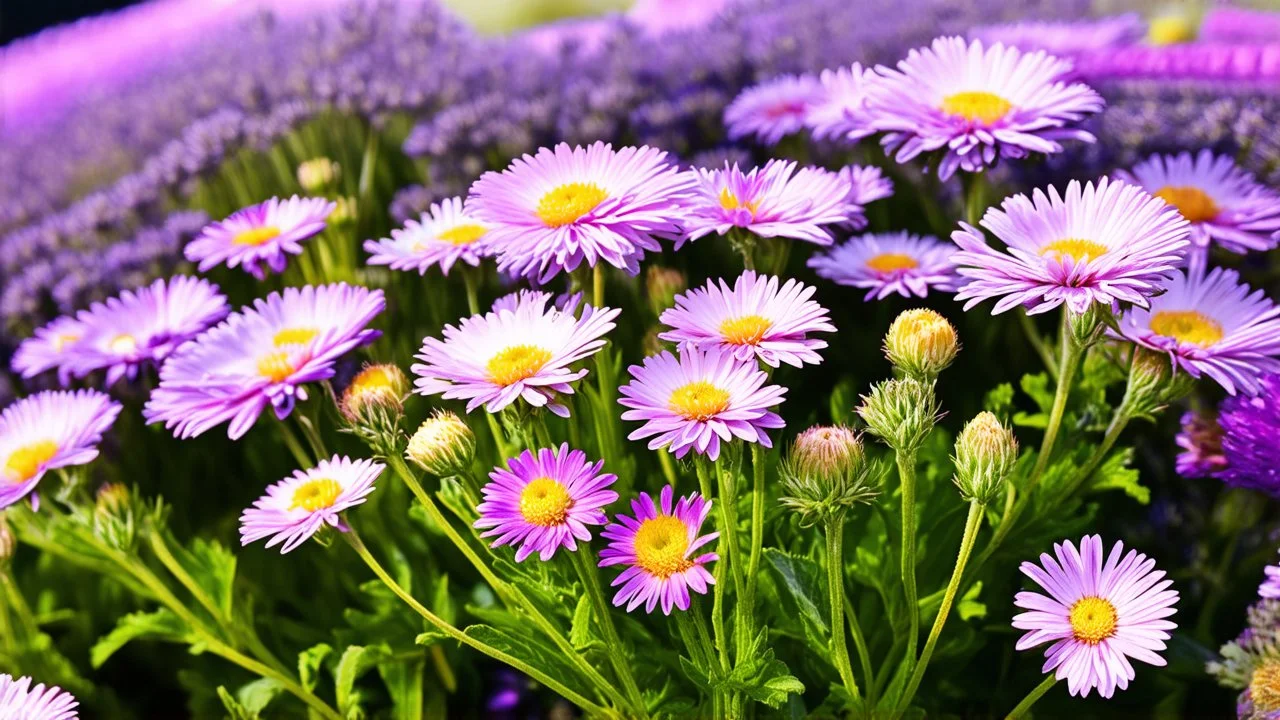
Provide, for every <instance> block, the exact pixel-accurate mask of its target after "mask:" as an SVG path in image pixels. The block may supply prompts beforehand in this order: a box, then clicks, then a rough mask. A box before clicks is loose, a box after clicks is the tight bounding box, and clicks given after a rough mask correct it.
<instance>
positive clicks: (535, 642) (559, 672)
mask: <svg viewBox="0 0 1280 720" xmlns="http://www.w3.org/2000/svg"><path fill="white" fill-rule="evenodd" d="M463 632H465V633H466V634H467V635H469V636H471V637H473V638H475V639H476V640H479V641H480V642H482V643H485V644H487V645H489V646H490V647H493V648H495V649H498V650H501V651H502V652H504V653H507V654H508V655H511V656H512V657H514V658H516V659H518V660H523V661H524V662H526V663H528V664H529V665H530V666H532V667H535V668H539V669H540V670H542V671H544V672H546V673H547V674H548V675H550V676H551V677H553V678H555V679H556V680H559V681H560V682H562V683H564V684H565V685H566V686H568V687H569V688H571V689H573V690H575V691H577V692H578V693H579V694H581V695H582V696H583V697H591V695H592V691H591V688H590V687H589V686H587V685H585V684H584V683H583V682H582V678H581V677H580V676H579V675H578V672H577V670H575V669H574V668H573V667H571V666H570V665H569V664H568V663H566V662H565V661H564V659H563V658H562V657H561V655H560V652H559V651H558V650H557V649H556V648H553V647H551V646H550V645H547V644H546V643H545V642H543V641H542V640H541V639H540V637H539V636H537V635H534V634H532V633H528V632H526V633H522V634H516V633H513V632H506V631H503V630H499V629H498V628H495V627H490V626H488V625H472V626H470V627H468V628H466V629H465V630H464V631H463Z"/></svg>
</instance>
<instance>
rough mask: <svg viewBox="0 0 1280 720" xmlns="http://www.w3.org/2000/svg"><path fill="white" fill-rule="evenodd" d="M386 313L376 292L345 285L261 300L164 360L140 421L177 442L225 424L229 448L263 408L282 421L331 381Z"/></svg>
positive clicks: (305, 289)
mask: <svg viewBox="0 0 1280 720" xmlns="http://www.w3.org/2000/svg"><path fill="white" fill-rule="evenodd" d="M385 306H386V301H385V300H384V299H383V296H382V291H381V290H369V289H368V288H364V287H359V286H350V285H347V284H345V283H338V284H334V285H321V286H318V287H315V286H310V285H308V286H306V287H302V288H292V287H291V288H285V290H284V292H283V294H282V293H278V292H276V293H271V294H270V295H268V296H267V297H266V298H265V299H264V298H259V299H258V300H255V301H254V303H253V306H252V307H245V308H242V309H241V310H239V311H238V312H235V313H232V314H231V316H230V317H228V318H227V319H226V320H224V321H223V322H222V323H221V324H219V325H217V326H215V327H214V328H212V329H210V330H208V331H206V332H205V333H203V334H201V335H200V336H198V337H197V338H196V339H195V340H193V341H191V342H189V343H187V344H185V345H183V346H182V347H181V348H179V349H178V350H177V352H175V353H174V354H173V355H172V356H171V357H170V358H169V360H168V361H167V362H166V363H165V364H164V367H162V368H161V369H160V385H159V387H157V388H156V389H155V391H154V392H152V393H151V399H150V400H148V401H147V405H146V407H145V408H144V410H143V415H144V416H145V417H146V419H147V422H149V423H157V422H163V423H164V425H165V427H166V428H168V429H170V430H173V433H174V435H176V436H177V437H180V438H189V437H195V436H196V435H199V434H201V433H203V432H205V431H206V430H209V429H210V428H212V427H214V426H216V425H219V424H221V423H224V422H229V423H230V425H229V426H228V427H227V436H228V437H230V438H231V439H232V440H234V439H236V438H239V437H240V436H241V435H244V434H245V433H246V432H247V431H248V430H249V428H250V427H252V426H253V423H254V422H255V421H256V420H257V419H258V416H259V415H261V414H262V411H263V410H265V409H266V408H267V406H271V407H272V408H273V409H274V410H275V414H276V417H278V418H281V419H283V418H285V417H286V416H288V414H289V413H290V412H291V411H292V410H293V405H294V402H295V401H296V400H305V399H306V398H307V391H306V389H305V388H304V387H303V385H304V384H305V383H309V382H316V381H318V380H325V379H328V378H330V377H333V374H334V368H333V365H334V362H335V361H337V359H338V358H340V357H342V356H343V355H345V354H347V353H348V352H350V351H352V350H354V349H355V348H357V347H360V346H361V345H367V344H369V343H371V342H373V341H374V340H375V339H377V337H378V336H379V335H380V334H381V333H379V332H378V331H377V330H370V329H367V328H366V327H365V326H366V325H368V324H369V322H370V321H371V320H372V319H373V318H374V316H375V315H377V314H378V313H380V312H382V310H383V308H384V307H385Z"/></svg>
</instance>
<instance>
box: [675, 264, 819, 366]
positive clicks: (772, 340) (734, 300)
mask: <svg viewBox="0 0 1280 720" xmlns="http://www.w3.org/2000/svg"><path fill="white" fill-rule="evenodd" d="M813 293H814V289H813V288H812V287H810V286H808V285H805V284H804V283H801V282H798V281H796V280H787V281H786V282H785V283H782V284H781V286H779V279H778V278H776V277H773V276H767V275H756V273H755V272H754V271H752V270H748V271H746V272H744V273H742V275H740V276H739V277H738V279H737V280H735V281H734V283H733V288H730V287H729V285H728V284H727V283H725V281H724V280H720V281H718V282H717V281H708V282H707V285H706V287H702V288H694V289H692V290H690V291H688V292H686V293H683V294H680V295H677V296H676V297H675V307H672V308H669V309H667V310H665V311H663V313H662V317H660V318H658V320H659V321H660V322H662V323H663V324H664V325H667V326H669V327H670V328H671V330H668V331H666V332H663V333H661V334H659V335H658V337H659V338H661V339H663V340H668V341H670V342H674V343H688V344H689V345H691V346H693V347H696V348H700V349H710V348H725V349H727V350H729V351H730V352H732V353H733V356H734V357H735V358H737V359H738V360H744V361H745V360H753V359H756V358H759V359H760V361H761V362H763V363H765V364H766V365H768V366H770V367H775V368H776V367H778V365H779V364H780V363H786V364H788V365H793V366H795V367H800V366H801V365H803V364H805V363H810V364H813V365H817V364H818V363H820V362H822V357H821V356H819V355H818V352H817V351H819V350H821V349H823V348H825V347H826V346H827V343H826V342H825V341H823V340H818V339H817V338H811V337H809V334H810V333H817V332H835V331H836V328H835V326H834V325H832V324H831V322H830V318H829V317H828V316H827V309H826V308H824V307H822V306H821V305H819V304H818V303H816V302H814V300H813V299H812V298H813Z"/></svg>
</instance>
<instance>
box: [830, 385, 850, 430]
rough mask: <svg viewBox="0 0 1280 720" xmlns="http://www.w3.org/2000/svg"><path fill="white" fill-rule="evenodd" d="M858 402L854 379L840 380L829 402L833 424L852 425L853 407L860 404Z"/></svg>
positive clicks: (833, 389) (832, 391)
mask: <svg viewBox="0 0 1280 720" xmlns="http://www.w3.org/2000/svg"><path fill="white" fill-rule="evenodd" d="M857 400H858V393H857V392H856V391H855V390H854V382H853V378H851V377H842V378H840V382H838V383H836V386H835V387H834V388H832V389H831V396H830V398H829V399H828V401H827V405H828V409H829V410H830V412H831V422H833V423H835V424H836V425H848V424H850V421H851V420H852V419H853V406H854V405H857V404H858V402H857Z"/></svg>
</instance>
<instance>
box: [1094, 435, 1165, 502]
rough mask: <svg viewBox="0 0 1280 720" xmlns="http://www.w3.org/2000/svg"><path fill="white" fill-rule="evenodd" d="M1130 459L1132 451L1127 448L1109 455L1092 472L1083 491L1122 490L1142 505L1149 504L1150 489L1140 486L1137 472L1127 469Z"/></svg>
mask: <svg viewBox="0 0 1280 720" xmlns="http://www.w3.org/2000/svg"><path fill="white" fill-rule="evenodd" d="M1132 457H1133V451H1132V450H1130V449H1128V448H1124V449H1121V450H1117V451H1116V452H1113V453H1111V454H1110V455H1109V456H1107V459H1106V460H1104V461H1103V463H1102V464H1101V465H1099V466H1098V469H1097V470H1095V471H1094V473H1093V479H1092V480H1091V481H1090V482H1089V484H1088V485H1086V486H1085V490H1086V491H1089V492H1093V491H1097V490H1123V491H1124V493H1125V494H1126V495H1128V496H1129V497H1131V498H1133V499H1134V500H1137V501H1138V502H1139V503H1141V504H1143V505H1146V504H1147V503H1149V502H1151V489H1150V488H1148V487H1146V486H1144V485H1143V484H1142V482H1141V479H1140V476H1139V473H1138V471H1137V470H1135V469H1133V468H1131V467H1128V465H1129V460H1130V458H1132Z"/></svg>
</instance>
